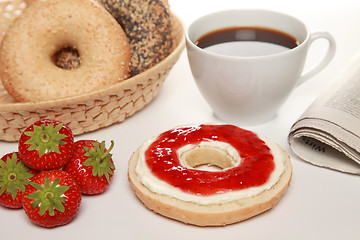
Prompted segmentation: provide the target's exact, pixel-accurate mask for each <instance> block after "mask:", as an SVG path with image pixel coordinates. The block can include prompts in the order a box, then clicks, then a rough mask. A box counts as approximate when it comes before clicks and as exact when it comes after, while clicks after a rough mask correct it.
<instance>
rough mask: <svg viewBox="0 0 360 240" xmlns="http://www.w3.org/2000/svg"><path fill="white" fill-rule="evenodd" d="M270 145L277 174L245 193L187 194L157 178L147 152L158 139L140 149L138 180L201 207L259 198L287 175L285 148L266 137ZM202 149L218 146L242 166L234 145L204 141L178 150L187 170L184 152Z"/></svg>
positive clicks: (136, 170) (237, 191) (242, 191)
mask: <svg viewBox="0 0 360 240" xmlns="http://www.w3.org/2000/svg"><path fill="white" fill-rule="evenodd" d="M261 139H262V140H263V141H264V142H265V143H266V145H267V146H268V147H269V148H270V150H271V153H272V155H273V157H274V163H275V168H274V170H273V172H272V173H271V175H270V177H269V179H268V181H267V182H266V183H265V184H263V185H262V186H258V187H251V188H247V189H242V190H234V191H229V192H225V193H217V194H212V195H209V196H201V195H196V194H189V193H185V192H183V191H182V190H181V189H178V188H176V187H173V186H171V185H170V184H168V183H166V182H164V181H162V180H160V179H158V178H157V177H156V176H154V175H153V174H152V172H151V170H150V169H149V168H148V167H147V164H146V161H145V152H146V150H147V149H148V148H149V146H150V145H151V144H152V143H153V141H155V140H156V137H155V138H152V139H149V140H147V141H146V142H145V143H144V144H143V145H142V146H141V148H140V150H139V158H138V161H137V165H136V168H135V172H136V174H137V177H138V178H139V180H140V182H141V183H142V184H143V185H145V186H146V187H147V188H148V189H149V190H150V191H151V192H153V193H156V194H161V195H167V196H169V197H173V198H177V199H179V200H182V201H186V202H194V203H197V204H201V205H209V204H222V203H227V202H231V201H235V200H238V199H242V198H248V197H252V196H255V195H257V194H259V193H261V192H263V191H265V190H267V189H270V188H271V187H272V186H274V185H275V184H276V183H277V181H278V180H279V178H280V176H281V174H282V173H283V171H284V169H285V165H284V163H285V156H284V154H283V153H282V150H281V148H280V147H279V146H278V145H277V144H275V143H273V142H272V141H269V140H267V139H266V138H261ZM202 146H208V147H216V148H218V149H220V150H222V151H224V152H225V153H227V154H228V155H230V156H231V157H232V158H233V160H234V163H233V164H234V166H236V165H238V164H241V158H240V156H239V154H238V152H237V150H236V149H235V148H234V147H232V146H231V145H230V144H228V143H225V142H219V141H212V142H207V141H203V142H201V143H200V144H199V145H192V144H189V145H186V146H184V147H182V148H180V149H178V151H177V154H178V157H179V160H180V162H181V164H182V165H183V166H184V167H188V168H189V167H190V166H186V161H184V159H182V158H181V156H182V153H183V152H185V151H187V150H189V149H192V148H196V147H202Z"/></svg>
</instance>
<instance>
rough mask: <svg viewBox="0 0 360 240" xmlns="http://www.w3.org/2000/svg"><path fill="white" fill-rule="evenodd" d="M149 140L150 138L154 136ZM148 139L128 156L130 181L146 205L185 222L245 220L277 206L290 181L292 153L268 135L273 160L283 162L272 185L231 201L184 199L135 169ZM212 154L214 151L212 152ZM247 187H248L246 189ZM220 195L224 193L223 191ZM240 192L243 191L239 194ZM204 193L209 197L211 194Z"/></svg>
mask: <svg viewBox="0 0 360 240" xmlns="http://www.w3.org/2000/svg"><path fill="white" fill-rule="evenodd" d="M149 141H150V142H151V141H152V140H149ZM149 141H148V142H149ZM148 142H145V143H144V144H143V145H142V146H140V147H139V149H137V150H136V151H135V152H134V154H133V155H132V156H131V158H130V160H129V165H128V179H129V182H130V184H131V186H132V188H133V190H134V192H135V194H136V196H137V197H138V198H139V199H140V200H141V202H142V203H143V204H144V205H145V206H146V207H147V208H149V209H150V210H153V211H154V212H156V213H159V214H161V215H163V216H166V217H168V218H171V219H174V220H178V221H180V222H183V223H186V224H192V225H196V226H225V225H228V224H233V223H236V222H240V221H243V220H245V219H248V218H250V217H253V216H255V215H258V214H260V213H262V212H264V211H266V210H269V209H271V208H272V207H274V206H275V204H276V203H277V202H278V201H279V200H280V199H281V197H282V196H283V194H284V193H285V192H286V190H287V189H288V187H289V185H290V181H291V177H292V165H291V162H290V157H289V156H288V154H287V153H286V152H285V151H284V150H283V149H282V148H281V147H280V146H279V145H277V144H276V143H274V142H272V141H271V140H269V139H266V144H267V145H268V146H269V148H270V149H271V152H272V153H273V154H276V155H274V160H277V161H279V159H281V161H280V162H282V164H283V168H282V169H283V170H282V172H281V173H280V175H279V177H278V179H277V180H276V181H275V183H274V184H273V185H272V186H271V187H267V188H264V189H263V190H261V192H259V193H256V194H254V195H251V194H250V195H249V196H246V195H247V194H245V195H244V196H242V197H239V198H236V199H231V200H228V201H224V200H219V201H218V202H217V203H214V202H211V203H201V202H198V201H197V200H182V199H180V198H179V197H177V196H176V195H174V194H172V191H169V192H168V193H165V194H164V193H158V192H156V191H154V190H152V189H151V188H150V187H148V186H147V183H146V184H144V182H142V177H141V176H139V175H138V173H137V170H136V168H137V165H138V162H139V161H141V160H140V159H141V155H142V154H144V147H145V148H147V147H148V146H149V144H148ZM205 149H206V148H205ZM205 151H207V150H205ZM211 154H212V155H213V152H212V153H211ZM275 158H276V159H275ZM180 161H181V160H180ZM244 190H245V191H247V189H244ZM240 191H243V190H240ZM186 194H188V193H186ZM219 195H221V193H220V194H219ZM240 195H241V193H240V194H239V196H240ZM203 197H204V198H207V197H208V196H203ZM209 197H211V196H209ZM220 199H221V198H220ZM205 200H206V199H205ZM205 202H206V201H205Z"/></svg>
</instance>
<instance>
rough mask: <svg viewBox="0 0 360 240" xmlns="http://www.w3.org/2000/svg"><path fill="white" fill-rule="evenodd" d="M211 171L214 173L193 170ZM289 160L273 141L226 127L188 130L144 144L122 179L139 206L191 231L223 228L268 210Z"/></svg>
mask: <svg viewBox="0 0 360 240" xmlns="http://www.w3.org/2000/svg"><path fill="white" fill-rule="evenodd" d="M204 164H205V165H215V166H216V167H217V168H220V170H215V171H214V170H211V171H209V170H208V169H202V170H201V169H200V170H199V169H198V168H197V166H199V165H204ZM291 176H292V165H291V162H290V157H289V156H288V155H287V154H286V152H285V151H284V150H283V149H282V148H281V147H280V146H279V145H278V144H276V143H274V142H273V141H271V140H269V139H266V138H259V137H258V135H256V134H255V133H252V132H250V131H247V130H244V129H241V128H238V127H236V126H232V125H190V126H183V127H177V128H174V129H171V130H169V131H166V132H164V133H162V134H160V135H159V136H157V137H155V138H152V139H149V140H147V141H145V142H144V143H143V144H142V145H141V146H140V147H139V148H138V149H137V150H136V151H135V152H134V154H133V155H132V156H131V158H130V160H129V165H128V179H129V182H130V184H131V186H132V188H133V190H134V192H135V195H136V196H137V197H138V198H139V199H140V200H141V201H142V203H143V204H144V205H145V206H146V207H147V208H149V209H150V210H153V211H154V212H156V213H159V214H161V215H163V216H166V217H168V218H171V219H174V220H178V221H180V222H183V223H186V224H192V225H196V226H224V225H228V224H232V223H236V222H239V221H242V220H245V219H248V218H250V217H253V216H255V215H257V214H260V213H262V212H264V211H266V210H269V209H271V208H272V207H274V206H275V204H276V203H277V202H278V201H279V200H280V198H281V197H282V196H283V194H284V193H285V192H286V190H287V189H288V187H289V185H290V181H291Z"/></svg>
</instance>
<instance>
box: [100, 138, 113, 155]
mask: <svg viewBox="0 0 360 240" xmlns="http://www.w3.org/2000/svg"><path fill="white" fill-rule="evenodd" d="M113 147H114V141H113V140H111V145H110V147H109V149H108V150H107V151H106V152H104V154H103V155H101V156H100V158H101V159H105V158H106V157H107V156H108V155H109V154H110V151H111V150H112V149H113Z"/></svg>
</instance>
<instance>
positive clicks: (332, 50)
mask: <svg viewBox="0 0 360 240" xmlns="http://www.w3.org/2000/svg"><path fill="white" fill-rule="evenodd" d="M320 38H324V39H326V40H328V42H329V47H328V50H327V53H326V54H325V56H324V58H323V59H322V60H321V61H320V62H319V63H318V64H317V65H315V66H314V67H313V68H311V69H309V70H308V71H307V72H305V73H304V74H302V75H301V76H300V78H299V80H298V82H297V84H296V86H297V87H298V86H300V85H301V84H303V83H304V82H306V81H307V80H308V79H309V78H311V77H313V76H314V75H315V74H317V73H318V72H320V71H321V70H322V69H323V68H324V67H325V66H326V65H328V63H329V62H330V61H331V59H332V58H333V57H334V54H335V49H336V43H335V39H334V38H333V36H332V35H331V34H330V33H328V32H325V31H317V32H314V33H312V34H311V36H310V39H309V41H310V42H309V46H310V45H311V44H312V43H313V42H314V41H315V40H317V39H320Z"/></svg>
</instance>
